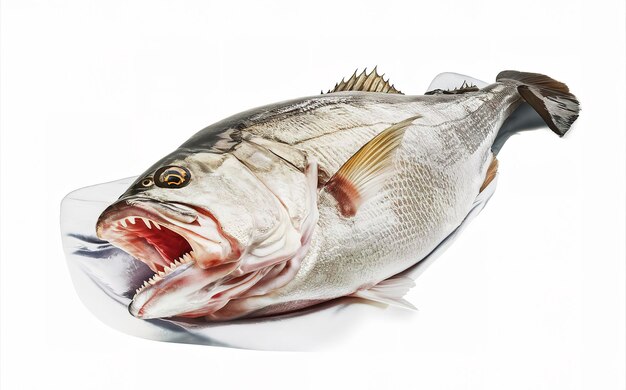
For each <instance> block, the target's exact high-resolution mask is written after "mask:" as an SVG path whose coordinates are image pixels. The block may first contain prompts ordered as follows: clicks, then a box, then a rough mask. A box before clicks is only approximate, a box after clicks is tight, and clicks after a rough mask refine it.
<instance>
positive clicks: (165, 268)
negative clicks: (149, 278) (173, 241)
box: [163, 265, 172, 273]
mask: <svg viewBox="0 0 626 390" xmlns="http://www.w3.org/2000/svg"><path fill="white" fill-rule="evenodd" d="M171 270H172V269H171V268H170V267H168V266H167V265H166V266H165V267H163V271H165V272H166V273H167V272H170V271H171Z"/></svg>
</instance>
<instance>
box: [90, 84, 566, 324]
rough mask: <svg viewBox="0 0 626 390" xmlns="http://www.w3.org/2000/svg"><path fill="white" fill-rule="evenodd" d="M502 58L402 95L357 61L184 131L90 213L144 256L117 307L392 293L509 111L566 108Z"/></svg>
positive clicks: (432, 243)
mask: <svg viewBox="0 0 626 390" xmlns="http://www.w3.org/2000/svg"><path fill="white" fill-rule="evenodd" d="M503 74H504V77H500V76H499V77H498V81H497V82H495V83H493V84H490V85H487V86H484V87H483V88H477V87H475V86H469V85H467V84H465V83H464V84H462V85H457V87H458V88H457V89H456V90H451V91H443V90H441V91H435V92H433V93H432V94H430V95H419V96H407V95H402V94H399V93H384V92H380V91H378V90H381V89H385V88H386V89H387V90H388V91H392V92H394V91H395V92H397V91H396V90H395V89H394V88H393V87H389V85H388V84H386V85H387V87H385V88H383V87H381V85H384V83H385V81H384V80H383V79H382V77H380V76H378V75H377V74H376V72H372V73H371V74H370V75H367V74H365V72H364V73H362V74H361V75H359V76H358V77H357V76H356V74H355V75H354V76H353V77H352V78H351V79H350V80H349V81H348V82H347V83H346V82H344V81H342V83H340V84H338V86H337V87H336V88H335V91H333V92H332V93H328V94H322V95H317V96H312V97H306V98H301V99H296V100H291V101H287V102H282V103H277V104H273V105H270V106H265V107H260V108H257V109H254V110H250V111H246V112H243V113H241V114H238V115H235V116H233V117H231V118H227V119H225V120H223V121H220V122H218V123H216V124H214V125H211V126H209V127H207V128H205V129H204V130H202V131H200V132H198V133H197V134H195V135H194V136H192V137H191V138H190V139H189V140H188V141H187V142H185V143H184V144H183V145H181V146H180V147H179V148H178V149H177V150H175V151H174V152H173V153H171V154H170V155H168V156H166V157H164V158H163V159H161V160H160V161H158V162H157V163H156V164H154V165H153V166H152V167H150V168H149V169H148V170H147V171H146V172H145V173H144V174H143V175H141V176H140V177H139V178H138V179H137V181H136V182H135V183H134V184H133V185H132V186H131V187H130V188H129V189H128V191H127V192H126V193H124V194H123V195H122V196H121V197H120V199H119V200H118V201H117V202H116V203H115V204H113V205H112V206H111V207H109V208H108V209H107V210H106V211H105V212H104V213H103V214H102V216H101V217H100V219H99V221H98V225H97V232H98V235H99V236H100V237H101V238H104V239H107V240H109V241H111V242H112V243H113V244H114V245H117V246H119V247H121V248H122V249H124V250H126V251H127V252H129V253H130V254H131V255H133V256H135V257H136V258H137V259H138V260H141V261H143V262H145V263H146V264H148V265H149V266H150V267H151V268H152V269H153V270H154V271H155V277H154V278H153V279H152V280H149V281H147V282H146V283H144V286H141V287H140V288H139V289H138V292H137V294H136V295H135V297H134V298H133V302H132V303H131V305H130V308H129V309H130V312H131V313H132V314H133V315H135V316H137V317H140V318H156V317H177V316H178V317H202V318H205V319H207V320H229V319H234V318H241V317H251V316H265V315H271V314H277V313H283V312H288V311H293V310H297V309H300V308H302V307H306V306H310V305H312V304H315V303H319V302H323V301H327V300H330V299H334V298H338V297H341V296H347V295H355V296H361V297H366V298H369V299H373V300H377V301H381V302H386V303H389V302H392V303H399V304H406V303H405V302H404V301H403V300H402V299H401V298H402V295H403V294H404V292H406V290H407V289H408V288H409V287H410V286H411V285H412V281H410V280H408V279H406V278H403V277H396V275H397V274H399V273H401V272H402V271H404V270H406V269H408V268H410V267H411V266H413V265H415V264H416V263H418V262H419V261H420V260H421V259H423V258H424V257H426V256H427V255H428V254H429V253H430V252H431V251H432V250H433V249H434V248H436V247H437V245H438V244H440V243H441V242H442V241H443V240H444V239H445V238H446V237H447V236H448V235H450V234H451V233H452V232H453V231H454V230H455V229H456V228H457V227H458V226H459V225H460V224H461V222H462V221H463V219H464V218H465V217H466V216H467V214H468V212H469V211H470V209H471V206H472V203H473V202H474V200H475V199H476V197H477V196H478V194H479V193H480V192H481V190H482V189H483V188H484V186H485V185H486V184H488V182H489V181H490V180H491V179H492V178H493V176H494V175H495V169H496V168H497V164H496V160H495V154H494V151H493V150H492V147H493V145H494V143H495V142H496V139H497V138H498V135H499V133H500V134H501V130H502V125H503V123H504V122H505V121H506V119H507V118H508V117H509V116H510V115H511V113H513V112H514V111H515V110H516V109H517V108H518V107H519V106H520V105H525V104H529V105H531V106H532V107H533V108H534V109H535V110H536V111H537V113H538V114H539V115H540V116H541V117H542V118H544V116H546V118H544V120H545V121H546V123H547V124H548V125H549V126H550V127H551V128H552V129H553V130H554V131H555V132H557V133H559V134H561V133H563V134H564V132H565V131H567V129H569V126H570V125H571V122H573V120H575V118H576V116H577V113H578V102H577V101H576V99H575V98H574V96H573V95H571V94H569V91H568V90H566V88H567V87H564V85H563V87H561V85H562V84H560V83H558V82H556V81H554V80H552V79H549V78H547V77H546V76H541V75H536V74H529V73H521V72H514V73H511V72H510V73H507V72H503V73H501V76H502V75H503ZM539 76H541V77H543V78H541V77H539ZM379 77H380V79H379ZM533 77H534V78H533ZM537 77H539V79H537ZM359 80H361V84H360V85H359ZM351 81H352V83H353V85H352V86H350V82H351ZM368 81H369V84H368ZM376 83H378V87H376V86H375V84H376ZM372 91H374V92H372ZM533 97H534V98H533ZM538 99H539V103H538V102H537V101H536V100H538ZM550 99H552V100H550ZM551 104H552V105H553V106H554V107H552V106H551ZM561 135H562V134H561ZM128 218H133V221H134V222H135V223H134V224H133V223H131V222H132V221H130V220H129V219H128ZM137 221H142V222H143V223H144V225H145V227H147V226H148V225H150V226H151V228H149V229H148V230H150V231H147V230H146V228H145V227H144V225H142V224H141V223H139V225H137V223H138V222H137ZM146 221H147V222H146ZM124 225H126V226H124Z"/></svg>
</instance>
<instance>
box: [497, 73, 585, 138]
mask: <svg viewBox="0 0 626 390" xmlns="http://www.w3.org/2000/svg"><path fill="white" fill-rule="evenodd" d="M505 80H515V81H517V84H518V86H517V91H518V92H519V94H520V95H521V96H522V97H523V98H524V100H525V101H526V102H527V103H528V104H529V105H530V106H531V107H532V108H533V109H534V110H535V111H536V112H537V114H539V116H541V118H542V119H543V120H544V121H545V122H546V124H547V125H548V127H549V128H550V129H551V130H552V131H554V132H555V133H557V134H558V135H559V136H563V135H565V133H567V131H568V130H569V129H570V127H571V126H572V123H574V121H575V120H576V118H578V112H579V111H580V106H579V103H578V100H577V99H576V96H574V95H573V94H572V93H570V91H569V88H567V85H565V84H563V83H561V82H559V81H556V80H554V79H552V78H550V77H548V76H544V75H542V74H539V73H528V72H518V71H516V70H505V71H504V72H500V74H498V77H496V81H499V82H501V81H505Z"/></svg>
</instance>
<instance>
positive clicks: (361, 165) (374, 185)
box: [324, 115, 420, 217]
mask: <svg viewBox="0 0 626 390" xmlns="http://www.w3.org/2000/svg"><path fill="white" fill-rule="evenodd" d="M419 117H420V116H419V115H418V116H414V117H411V118H408V119H406V120H403V121H402V122H399V123H396V124H395V125H393V126H391V127H389V128H387V129H385V130H383V131H382V132H381V133H380V134H378V135H377V136H376V137H374V138H372V139H371V140H370V141H369V142H368V143H367V144H365V145H364V146H363V147H362V148H361V149H359V151H358V152H356V153H355V154H354V155H353V156H352V157H350V159H349V160H348V161H347V162H346V163H345V164H344V165H343V166H342V167H341V168H340V169H339V170H338V171H337V172H336V173H335V174H334V175H333V177H331V178H330V180H328V182H327V183H326V185H325V186H324V190H325V191H326V192H328V193H329V194H330V195H332V196H333V197H334V198H335V199H336V200H337V203H338V207H339V211H340V212H341V214H342V215H343V216H344V217H352V216H354V215H355V214H356V212H357V210H358V209H359V206H360V205H361V204H363V202H365V201H367V199H369V198H370V197H372V196H373V195H375V194H376V193H377V192H378V191H379V190H380V188H381V187H382V185H383V184H384V181H385V179H386V178H387V176H388V175H389V174H390V173H391V169H390V168H391V166H392V161H393V155H394V152H395V150H396V149H397V148H398V146H400V143H401V141H402V137H403V136H404V132H405V131H406V129H407V127H409V126H410V125H411V124H413V121H414V120H415V119H417V118H419Z"/></svg>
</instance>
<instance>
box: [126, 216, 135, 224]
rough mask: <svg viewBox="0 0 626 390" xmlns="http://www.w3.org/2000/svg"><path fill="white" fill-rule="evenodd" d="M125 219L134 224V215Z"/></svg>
mask: <svg viewBox="0 0 626 390" xmlns="http://www.w3.org/2000/svg"><path fill="white" fill-rule="evenodd" d="M126 219H128V221H129V222H130V223H132V224H133V225H134V224H135V217H128V218H126Z"/></svg>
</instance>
